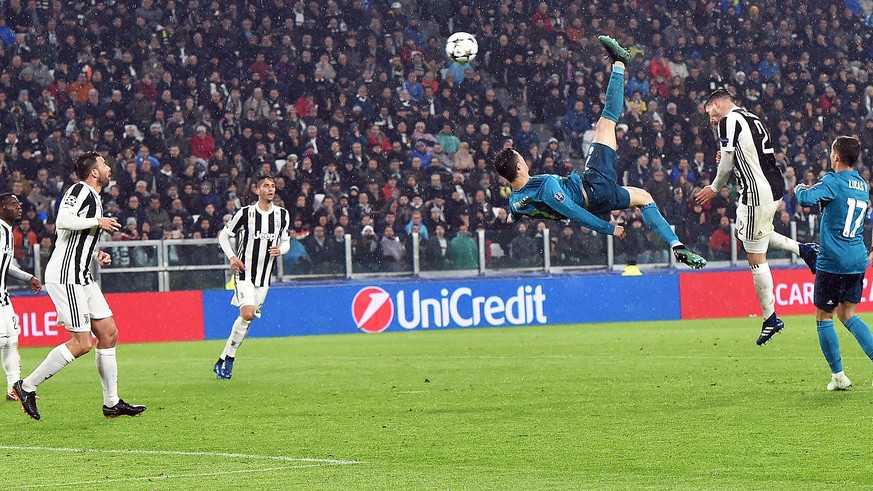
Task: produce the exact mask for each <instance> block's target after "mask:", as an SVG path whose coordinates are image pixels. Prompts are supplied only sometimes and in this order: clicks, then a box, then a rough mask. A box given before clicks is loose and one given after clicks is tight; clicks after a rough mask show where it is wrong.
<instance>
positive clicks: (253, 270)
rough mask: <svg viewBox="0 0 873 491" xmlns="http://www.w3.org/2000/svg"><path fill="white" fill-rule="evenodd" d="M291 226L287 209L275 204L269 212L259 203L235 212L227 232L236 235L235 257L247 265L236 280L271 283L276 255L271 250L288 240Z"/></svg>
mask: <svg viewBox="0 0 873 491" xmlns="http://www.w3.org/2000/svg"><path fill="white" fill-rule="evenodd" d="M290 225H291V222H290V215H289V213H288V210H286V209H285V208H282V207H279V206H275V205H274V206H273V207H272V208H271V209H270V211H262V210H261V209H260V208H258V205H257V204H254V205H250V206H244V207H243V208H242V209H240V210H239V211H237V212H236V214H234V216H233V218H231V219H230V221H229V222H227V225H226V226H225V231H226V232H227V234H228V235H230V236H231V237H236V249H235V251H236V257H238V258H239V259H240V261H242V262H243V264H245V267H246V269H245V270H243V271H240V272H239V273H237V275H236V279H237V280H239V281H251V282H252V283H254V284H255V286H258V287H260V286H269V285H270V280H271V276H272V273H273V263H274V261H273V260H274V259H275V258H274V257H273V256H271V255H270V252H269V249H270V248H271V247H274V246H275V247H278V246H279V245H280V244H281V243H282V241H283V240H289V238H290V236H289V234H288V227H290Z"/></svg>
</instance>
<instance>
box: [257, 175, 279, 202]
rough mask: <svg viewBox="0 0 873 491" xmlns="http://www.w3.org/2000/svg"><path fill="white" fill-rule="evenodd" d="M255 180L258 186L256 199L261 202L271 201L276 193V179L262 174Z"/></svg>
mask: <svg viewBox="0 0 873 491" xmlns="http://www.w3.org/2000/svg"><path fill="white" fill-rule="evenodd" d="M255 182H256V183H257V187H258V199H260V201H261V202H262V203H272V202H273V197H274V196H275V195H276V179H274V178H273V176H271V175H269V174H262V175H260V176H258V179H257V180H256V181H255Z"/></svg>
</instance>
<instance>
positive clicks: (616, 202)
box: [580, 143, 630, 215]
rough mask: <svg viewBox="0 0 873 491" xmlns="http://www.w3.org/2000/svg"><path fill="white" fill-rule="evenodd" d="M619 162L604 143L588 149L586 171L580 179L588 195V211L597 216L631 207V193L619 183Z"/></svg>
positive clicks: (613, 152) (615, 154) (595, 144)
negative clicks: (617, 167)
mask: <svg viewBox="0 0 873 491" xmlns="http://www.w3.org/2000/svg"><path fill="white" fill-rule="evenodd" d="M617 160H618V154H617V153H616V152H615V150H614V149H612V148H610V147H608V146H606V145H604V144H602V143H592V144H591V146H590V147H589V148H588V160H587V161H586V164H585V165H586V169H585V171H584V172H582V173H581V175H580V178H581V181H582V185H583V186H585V193H586V194H588V211H590V212H591V213H593V214H595V215H605V214H607V213H609V212H610V211H612V210H624V209H625V208H628V207H630V193H628V191H627V189H625V188H623V187H622V186H621V185H620V184H619V183H618V175H617V174H616V170H615V165H616V161H617Z"/></svg>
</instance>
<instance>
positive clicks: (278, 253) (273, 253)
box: [270, 246, 282, 257]
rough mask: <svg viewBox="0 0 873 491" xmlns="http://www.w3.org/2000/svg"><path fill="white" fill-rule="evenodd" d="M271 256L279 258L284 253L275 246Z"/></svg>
mask: <svg viewBox="0 0 873 491" xmlns="http://www.w3.org/2000/svg"><path fill="white" fill-rule="evenodd" d="M270 255H271V256H273V257H279V256H281V255H282V252H281V251H279V247H278V246H273V247H271V248H270Z"/></svg>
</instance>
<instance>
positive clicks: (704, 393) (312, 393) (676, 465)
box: [0, 316, 873, 490]
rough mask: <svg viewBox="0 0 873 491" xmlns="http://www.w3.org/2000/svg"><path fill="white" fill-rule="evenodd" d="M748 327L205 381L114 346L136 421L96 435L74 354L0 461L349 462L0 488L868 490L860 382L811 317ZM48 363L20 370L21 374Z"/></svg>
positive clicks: (490, 335)
mask: <svg viewBox="0 0 873 491" xmlns="http://www.w3.org/2000/svg"><path fill="white" fill-rule="evenodd" d="M866 320H867V322H871V320H873V319H871V318H870V317H869V316H867V318H866ZM254 328H255V329H257V324H255V326H254ZM758 329H759V321H758V320H756V319H739V320H716V321H683V322H647V323H633V324H600V325H586V326H559V327H548V328H542V327H540V328H506V329H472V330H447V331H429V332H420V331H419V332H407V333H396V334H379V335H349V336H320V337H303V338H283V339H249V340H247V341H246V343H245V345H244V346H243V347H242V349H241V350H240V353H239V357H238V361H237V364H236V367H235V369H234V377H233V379H232V380H230V381H219V380H215V377H214V375H213V374H212V372H211V367H212V364H213V362H214V361H215V357H216V354H217V353H218V352H219V351H220V350H221V345H222V344H223V341H221V342H217V341H215V342H194V343H175V344H162V345H124V346H122V347H121V348H120V350H119V364H120V380H121V382H120V387H121V395H122V396H123V397H125V398H128V400H129V401H130V402H135V403H144V404H148V405H149V410H148V412H147V413H145V414H144V415H143V416H141V417H138V418H133V419H130V418H124V419H115V420H106V419H104V418H103V417H102V415H101V413H100V404H101V395H100V383H99V379H98V377H97V374H96V370H95V369H94V362H93V355H87V356H86V357H85V358H84V359H81V360H78V361H77V362H76V363H74V364H72V365H71V366H69V367H67V369H65V370H64V371H63V372H62V373H60V374H59V375H57V376H56V377H55V378H54V379H53V380H50V381H49V382H47V383H46V384H45V385H43V387H42V388H41V389H40V391H39V393H40V395H41V396H42V400H41V401H40V409H41V411H42V416H43V420H42V421H40V422H35V421H31V420H30V419H28V418H27V417H26V416H25V415H24V413H23V412H22V411H21V408H20V407H19V406H18V404H17V403H6V404H4V405H2V411H0V425H2V426H0V427H2V428H3V431H2V440H0V441H2V445H4V446H7V447H8V446H25V447H64V448H81V449H110V450H123V451H127V450H137V451H139V450H148V451H153V450H158V451H184V452H226V453H237V454H249V455H252V456H286V457H295V458H298V457H299V458H314V459H339V460H354V461H362V462H363V463H360V464H346V465H332V464H325V463H312V462H300V461H289V460H268V459H260V458H253V457H250V456H237V457H228V456H217V455H166V454H148V453H145V454H139V453H137V454H133V453H97V452H92V451H84V452H69V451H49V450H36V449H24V450H19V449H10V448H3V449H0V489H14V488H16V487H17V486H20V485H30V486H33V487H34V489H107V490H108V489H113V490H114V489H125V490H140V489H159V490H169V489H180V490H191V489H313V488H318V489H701V488H704V489H747V488H748V489H762V488H766V489H805V490H812V489H838V488H839V489H845V488H846V487H847V485H848V487H849V488H850V489H862V488H864V487H866V488H868V489H870V488H873V474H871V473H870V472H869V470H870V468H871V467H873V450H871V447H870V444H869V442H870V441H871V439H873V426H871V425H870V424H869V417H868V416H867V415H868V414H869V413H870V409H871V404H873V388H871V386H870V381H871V377H873V364H871V362H870V361H869V360H867V359H866V357H865V356H864V355H863V353H862V352H861V350H860V348H859V347H858V346H857V343H855V341H854V339H853V338H852V337H851V336H850V335H849V334H848V333H847V332H846V331H845V330H844V329H842V328H838V331H839V336H840V341H841V346H842V349H843V358H844V363H845V366H846V373H847V374H848V375H849V377H850V378H851V379H852V380H853V381H854V382H855V388H854V389H853V390H851V391H849V392H845V393H831V392H827V391H825V385H826V384H827V382H828V380H829V370H828V368H827V364H826V363H825V361H824V358H823V357H822V355H821V352H820V350H819V347H818V342H817V338H816V333H815V323H814V320H813V318H812V317H811V316H807V317H795V318H787V319H786V329H785V331H783V333H781V334H779V335H777V336H776V337H775V338H774V339H773V341H771V342H770V344H769V345H767V346H766V347H765V348H759V347H757V346H755V343H754V341H755V338H756V337H757V335H758ZM46 351H47V350H46V349H24V350H22V357H23V363H24V367H25V370H27V371H29V370H30V369H32V368H33V367H34V366H35V364H36V363H38V362H39V361H40V360H41V359H42V357H43V356H44V355H45V353H46ZM263 469H271V470H263ZM69 483H78V484H75V485H70V484H69ZM65 484H68V486H67V487H64V485H65Z"/></svg>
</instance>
